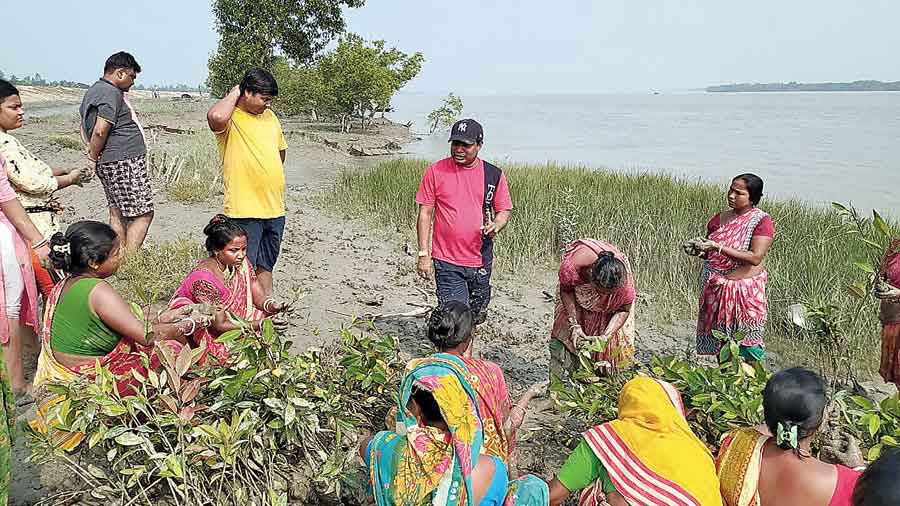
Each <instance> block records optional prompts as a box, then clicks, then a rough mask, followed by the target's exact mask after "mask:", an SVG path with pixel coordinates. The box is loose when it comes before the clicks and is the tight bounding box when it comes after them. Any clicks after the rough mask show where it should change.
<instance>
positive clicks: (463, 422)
mask: <svg viewBox="0 0 900 506" xmlns="http://www.w3.org/2000/svg"><path fill="white" fill-rule="evenodd" d="M473 379H474V378H473V375H472V373H470V372H468V371H467V370H466V368H465V366H464V364H463V362H462V360H460V359H459V358H457V357H454V356H452V355H447V354H440V355H433V356H431V357H427V358H421V359H415V360H412V361H410V363H409V364H408V365H407V367H406V376H405V377H404V379H403V382H402V384H401V387H400V395H399V397H398V400H399V405H398V409H399V411H398V414H397V424H398V427H401V428H402V431H401V432H403V433H398V432H394V431H383V432H379V433H378V434H376V435H375V437H374V438H373V440H372V442H371V443H370V445H369V452H368V459H367V461H368V466H369V469H368V471H369V479H370V484H371V487H372V492H373V494H374V496H375V503H376V505H377V506H391V505H398V506H399V505H403V506H407V505H410V506H420V505H421V506H424V505H429V504H431V505H437V506H456V505H460V504H465V505H467V506H473V504H474V491H473V488H472V472H473V470H474V467H475V464H476V463H477V461H478V456H479V455H480V454H481V453H483V444H484V432H483V430H482V427H483V426H482V423H481V416H480V413H479V409H478V401H477V394H476V392H475V389H474V388H473V387H472V382H473ZM414 386H415V387H417V388H420V389H423V390H427V391H429V392H431V394H432V395H433V396H434V399H435V401H436V402H437V404H438V406H439V408H440V410H441V415H442V416H443V418H444V421H445V422H446V423H447V427H448V429H449V433H446V434H445V433H444V432H443V431H442V430H440V429H437V428H434V427H429V426H424V427H423V426H420V425H419V424H418V422H417V420H416V418H415V416H414V415H413V414H412V412H410V411H409V409H407V404H408V403H409V399H410V397H411V396H412V392H413V387H414ZM548 498H549V491H548V488H547V484H546V483H545V482H543V480H540V479H537V478H535V477H533V476H525V477H523V478H521V479H519V480H516V481H515V482H513V484H512V485H510V486H509V488H508V492H507V496H506V499H505V502H504V504H505V505H507V506H515V505H523V506H526V505H527V506H538V505H543V504H547V502H548Z"/></svg>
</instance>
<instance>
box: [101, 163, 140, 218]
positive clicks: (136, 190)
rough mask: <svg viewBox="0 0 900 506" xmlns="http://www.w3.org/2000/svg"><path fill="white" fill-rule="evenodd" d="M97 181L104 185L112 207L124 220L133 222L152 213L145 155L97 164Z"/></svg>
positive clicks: (107, 199)
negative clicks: (131, 219) (130, 219)
mask: <svg viewBox="0 0 900 506" xmlns="http://www.w3.org/2000/svg"><path fill="white" fill-rule="evenodd" d="M97 177H98V178H100V182H101V183H103V192H104V193H106V201H107V202H109V207H114V208H116V209H118V210H119V212H120V213H122V216H124V217H126V218H134V217H137V216H142V215H144V214H147V213H151V212H153V191H152V190H151V189H150V176H149V174H147V157H146V156H145V155H141V156H135V157H134V158H126V159H124V160H118V161H115V162H106V163H98V164H97Z"/></svg>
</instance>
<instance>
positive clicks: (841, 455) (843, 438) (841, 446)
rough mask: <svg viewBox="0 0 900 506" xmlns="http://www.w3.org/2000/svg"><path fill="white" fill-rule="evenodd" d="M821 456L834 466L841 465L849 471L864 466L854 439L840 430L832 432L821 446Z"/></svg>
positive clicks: (857, 444)
mask: <svg viewBox="0 0 900 506" xmlns="http://www.w3.org/2000/svg"><path fill="white" fill-rule="evenodd" d="M822 454H823V455H822V456H823V458H824V459H825V460H827V461H831V462H833V463H835V464H843V465H845V466H847V467H849V468H851V469H854V468H857V467H862V466H864V465H865V464H866V462H865V460H864V459H863V456H862V451H860V449H859V443H857V441H856V438H854V437H853V436H851V435H850V434H848V433H846V432H844V431H842V430H839V429H838V430H832V431H831V433H830V437H829V438H828V440H827V441H826V442H825V444H824V445H823V446H822Z"/></svg>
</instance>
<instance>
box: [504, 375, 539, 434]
mask: <svg viewBox="0 0 900 506" xmlns="http://www.w3.org/2000/svg"><path fill="white" fill-rule="evenodd" d="M549 384H550V380H544V381H539V382H537V383H535V384H534V385H531V387H530V388H529V389H528V391H526V392H525V393H524V394H522V397H521V398H519V402H517V403H516V405H515V406H513V407H512V409H510V410H509V413H508V414H507V416H506V419H505V420H504V421H503V432H505V433H506V436H507V437H508V438H509V439H512V440H515V438H516V432H517V431H518V430H519V427H521V426H522V422H523V421H525V411H526V410H527V409H528V404H529V403H530V402H531V400H532V399H534V398H535V397H537V396H538V395H543V394H544V393H545V392H546V390H547V385H549Z"/></svg>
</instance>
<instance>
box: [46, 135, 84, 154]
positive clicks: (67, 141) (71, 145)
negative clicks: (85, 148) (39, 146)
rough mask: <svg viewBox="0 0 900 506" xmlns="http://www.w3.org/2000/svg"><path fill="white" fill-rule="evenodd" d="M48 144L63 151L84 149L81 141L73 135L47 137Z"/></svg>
mask: <svg viewBox="0 0 900 506" xmlns="http://www.w3.org/2000/svg"><path fill="white" fill-rule="evenodd" d="M47 143H48V144H50V145H51V146H56V147H58V148H62V149H74V150H76V151H78V150H81V149H82V143H81V139H79V138H77V137H75V136H72V135H57V134H53V135H50V136H49V137H47Z"/></svg>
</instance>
